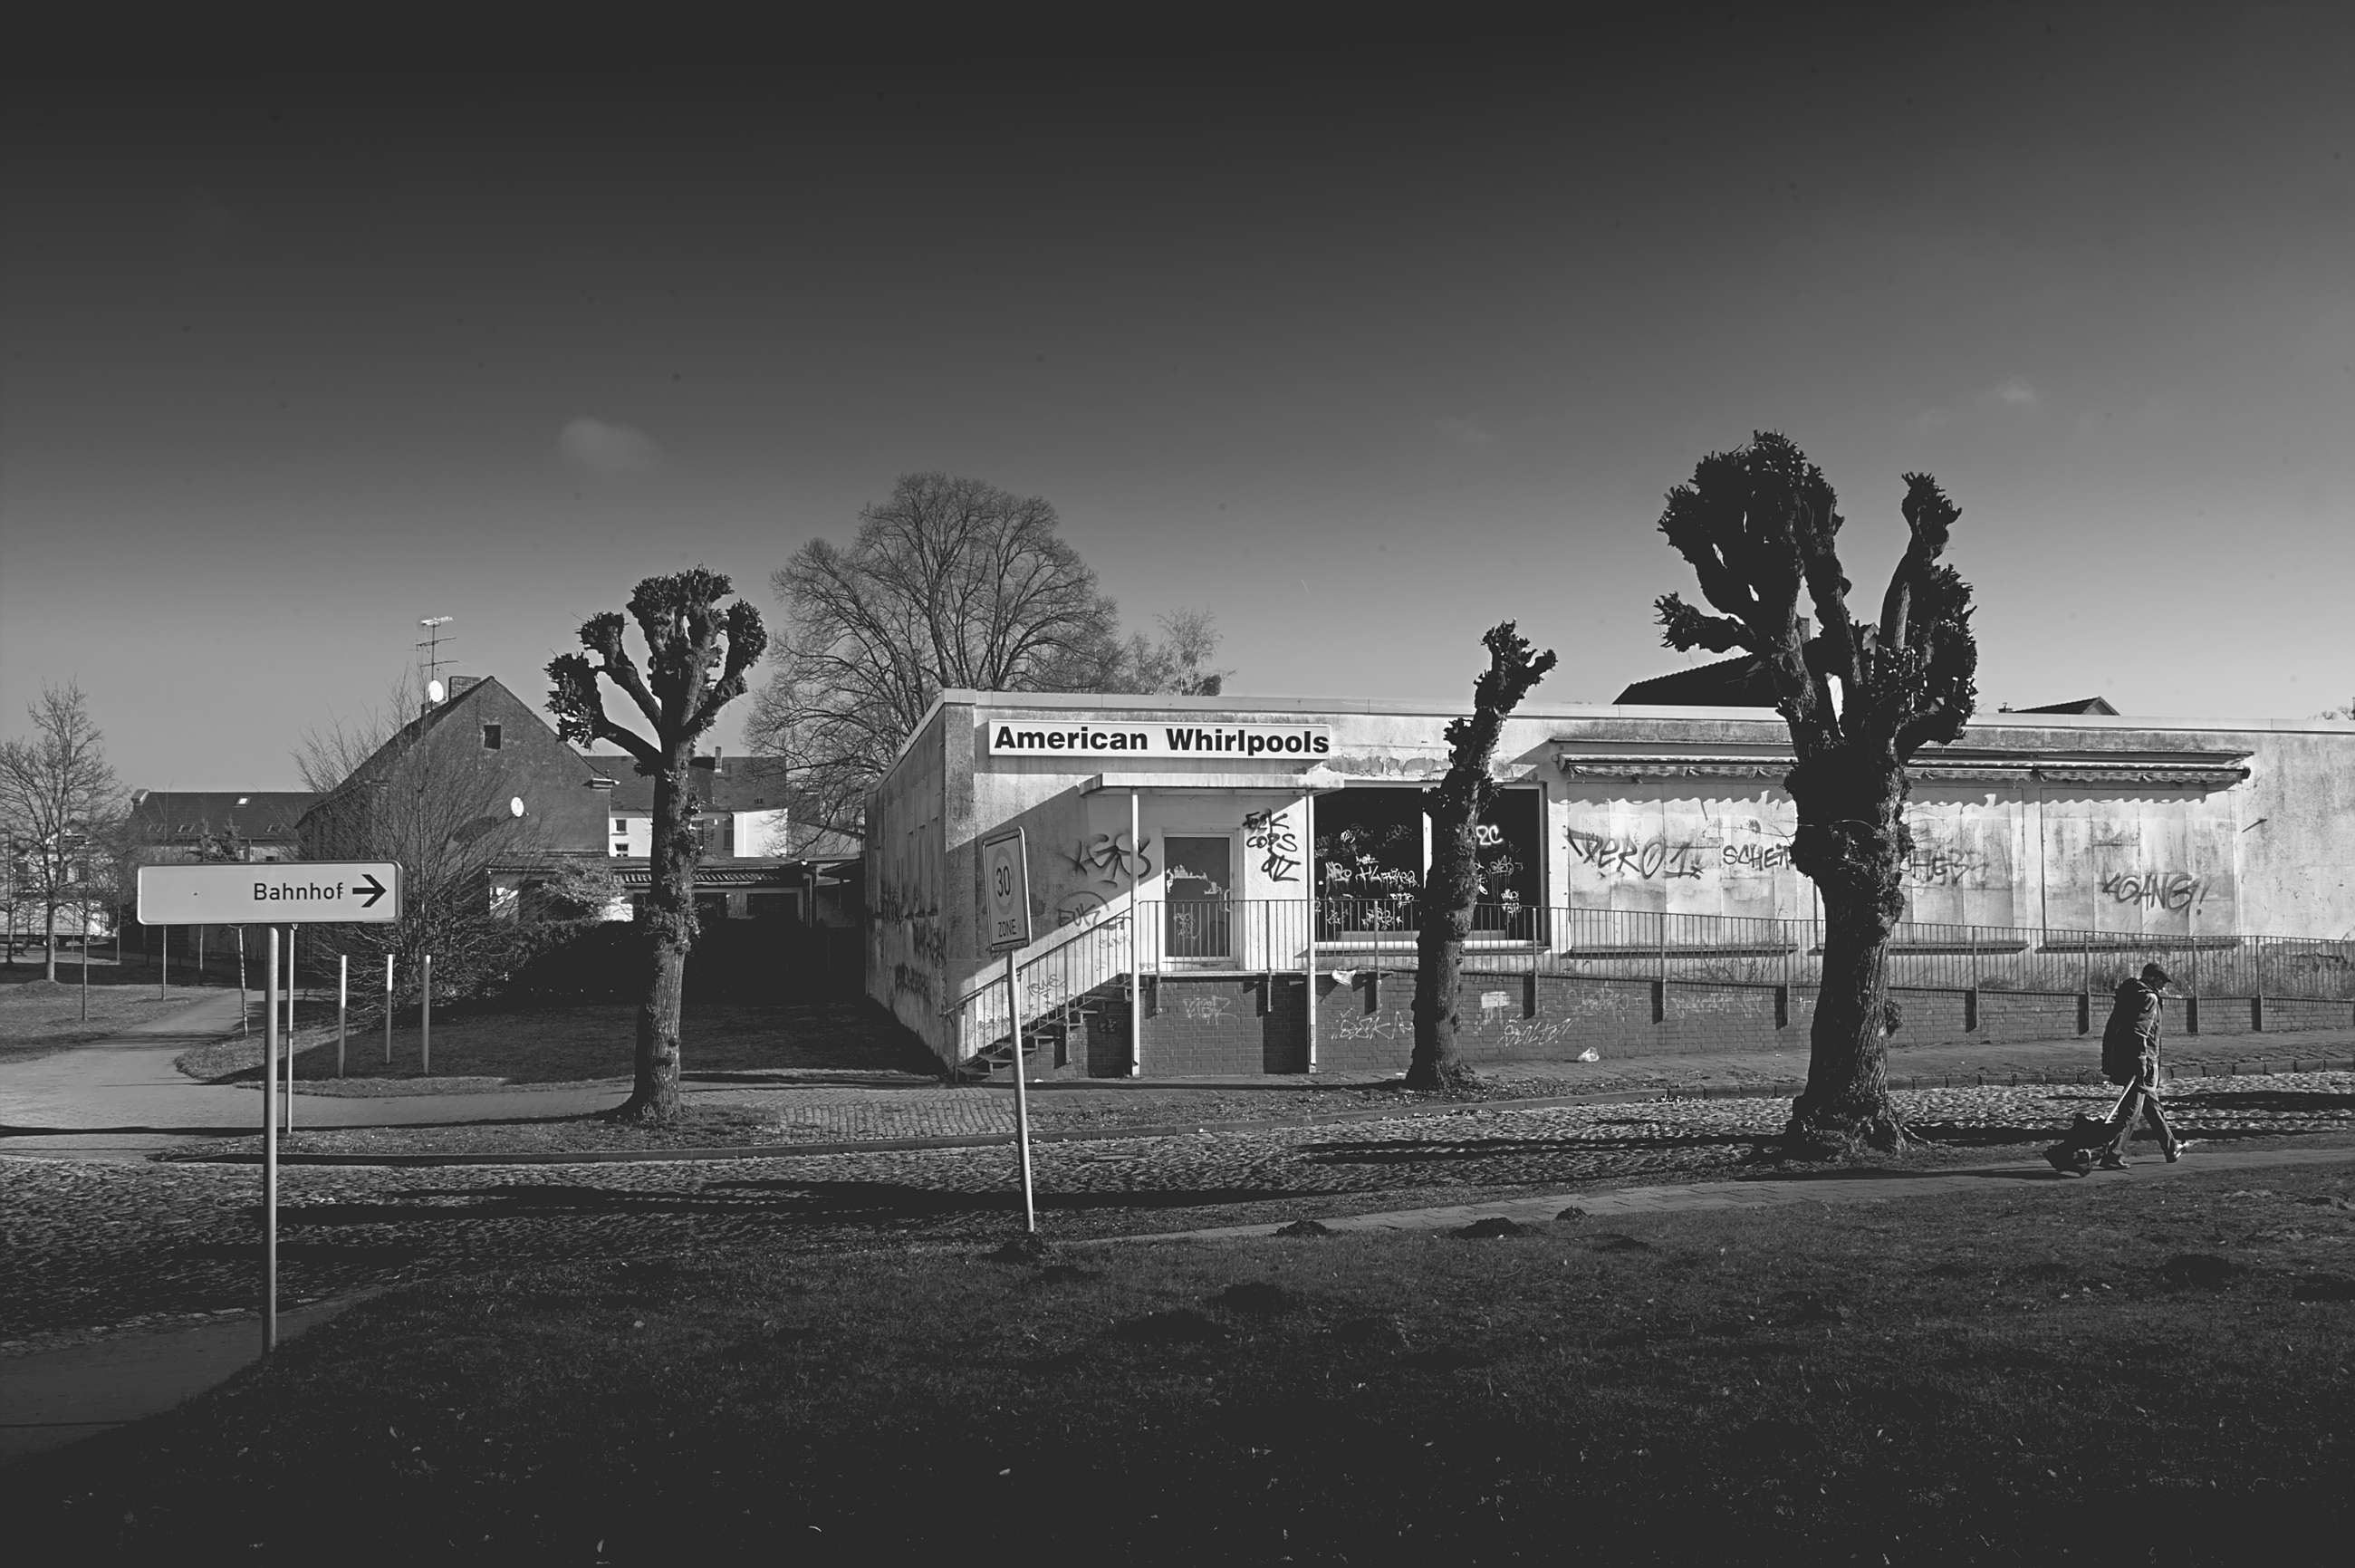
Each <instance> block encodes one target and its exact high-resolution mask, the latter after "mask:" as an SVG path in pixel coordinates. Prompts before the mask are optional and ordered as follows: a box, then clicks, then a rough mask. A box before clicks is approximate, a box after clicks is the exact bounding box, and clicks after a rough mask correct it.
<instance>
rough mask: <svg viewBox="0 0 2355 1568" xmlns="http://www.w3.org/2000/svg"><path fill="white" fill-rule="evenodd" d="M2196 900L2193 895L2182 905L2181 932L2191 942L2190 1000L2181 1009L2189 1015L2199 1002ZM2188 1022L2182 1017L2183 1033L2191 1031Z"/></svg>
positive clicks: (2198, 935) (2198, 926)
mask: <svg viewBox="0 0 2355 1568" xmlns="http://www.w3.org/2000/svg"><path fill="white" fill-rule="evenodd" d="M2198 902H2199V900H2198V899H2197V898H2196V897H2195V898H2194V899H2193V900H2192V901H2191V903H2190V904H2186V905H2184V907H2183V934H2184V935H2185V936H2187V937H2189V938H2190V942H2191V1001H2190V1005H2189V1006H2187V1007H2185V1008H2184V1009H2183V1010H2184V1012H2185V1014H2186V1015H2190V1013H2191V1012H2192V1009H2193V1008H2196V1007H2198V1006H2199V1003H2200V916H2199V914H2198V912H2197V911H2196V909H2195V908H2194V906H2195V905H2196V904H2197V903H2198ZM2190 1024H2191V1019H2190V1016H2187V1017H2186V1018H2185V1019H2184V1030H2183V1032H2184V1033H2186V1034H2190V1033H2191V1032H2192V1030H2191V1028H2190Z"/></svg>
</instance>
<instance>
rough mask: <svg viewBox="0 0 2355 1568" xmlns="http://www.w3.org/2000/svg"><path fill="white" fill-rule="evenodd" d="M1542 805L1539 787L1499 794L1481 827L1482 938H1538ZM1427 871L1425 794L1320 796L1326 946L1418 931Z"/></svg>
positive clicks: (1475, 924) (1377, 791)
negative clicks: (1361, 936) (1356, 936)
mask: <svg viewBox="0 0 2355 1568" xmlns="http://www.w3.org/2000/svg"><path fill="white" fill-rule="evenodd" d="M1543 798H1544V797H1543V796H1542V795H1540V792H1538V791H1537V790H1533V789H1508V790H1501V791H1499V792H1497V798H1496V800H1495V801H1494V802H1493V803H1492V804H1491V805H1490V806H1489V808H1488V810H1487V812H1486V813H1485V814H1483V816H1482V817H1481V819H1480V824H1479V827H1477V829H1476V833H1477V835H1478V838H1479V845H1478V849H1477V855H1478V859H1479V866H1480V891H1479V894H1478V897H1477V899H1476V901H1475V903H1474V905H1473V911H1472V929H1473V932H1474V933H1475V934H1476V935H1477V934H1484V933H1485V934H1487V935H1491V936H1501V937H1506V938H1509V939H1512V940H1518V941H1529V940H1533V939H1534V938H1535V937H1536V936H1537V934H1538V932H1537V921H1538V919H1539V916H1538V914H1537V911H1538V908H1539V905H1540V889H1539V881H1538V864H1539V855H1540V825H1541V821H1542V818H1543V816H1544V812H1543V808H1542V802H1543ZM1429 870H1430V865H1429V862H1428V860H1427V859H1426V830H1425V824H1424V819H1423V792H1422V791H1421V790H1419V789H1384V788H1379V787H1377V788H1359V789H1345V790H1340V791H1337V792H1336V793H1335V794H1332V795H1320V796H1319V797H1318V798H1317V801H1316V896H1317V901H1318V904H1317V907H1318V910H1319V912H1320V919H1319V924H1320V929H1321V933H1322V934H1323V935H1324V936H1325V937H1326V938H1327V939H1334V938H1339V937H1344V936H1347V935H1348V934H1350V933H1369V934H1379V933H1383V932H1412V931H1413V930H1415V928H1416V925H1417V912H1416V906H1417V901H1418V900H1419V898H1420V896H1421V893H1422V890H1423V877H1424V875H1425V874H1426V873H1427V872H1428V871H1429Z"/></svg>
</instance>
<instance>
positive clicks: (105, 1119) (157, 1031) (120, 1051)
mask: <svg viewBox="0 0 2355 1568" xmlns="http://www.w3.org/2000/svg"><path fill="white" fill-rule="evenodd" d="M238 1011H239V998H238V994H237V993H236V992H234V991H228V990H215V991H208V992H207V993H205V995H204V996H203V997H201V998H200V999H198V1000H197V1001H193V1002H191V1003H189V1004H188V1006H186V1007H185V1008H177V1009H176V1010H174V1011H172V1012H169V1013H166V1014H165V1015H164V1016H163V1017H161V1018H156V1019H148V1020H147V1021H146V1022H144V1023H141V1024H136V1025H133V1027H132V1028H130V1029H125V1030H124V1031H123V1033H121V1034H118V1035H114V1036H112V1037H111V1038H109V1039H106V1040H97V1041H93V1042H92V1043H91V1044H88V1045H80V1046H76V1047H74V1048H73V1049H71V1050H69V1051H58V1052H55V1053H54V1054H51V1055H48V1056H42V1057H37V1058H35V1059H34V1060H32V1061H13V1062H5V1063H0V1155H37V1156H41V1157H47V1158H53V1159H55V1158H62V1159H76V1158H95V1159H106V1158H117V1159H120V1158H143V1157H145V1156H146V1155H148V1154H151V1153H153V1152H154V1151H155V1150H156V1149H159V1148H164V1147H170V1146H172V1145H175V1144H179V1143H185V1142H187V1141H189V1140H190V1139H191V1138H194V1137H207V1136H218V1135H220V1134H223V1133H250V1132H253V1131H257V1130H259V1128H260V1126H261V1095H260V1093H257V1092H256V1091H255V1090H254V1089H253V1088H251V1087H250V1086H246V1085H240V1084H218V1083H198V1082H197V1081H196V1080H195V1079H193V1078H190V1077H189V1076H188V1075H187V1074H186V1073H184V1072H180V1071H179V1069H177V1068H176V1067H174V1066H173V1065H172V1063H173V1062H174V1061H176V1060H177V1059H178V1058H179V1057H180V1055H181V1054H182V1053H183V1052H185V1051H189V1050H192V1049H194V1048H195V1047H197V1046H199V1045H205V1044H208V1043H210V1042H211V1041H213V1040H219V1039H221V1038H223V1037H224V1036H227V1035H230V1034H234V1033H236V1032H237V1027H238ZM614 1099H615V1095H614V1091H613V1087H612V1086H611V1085H607V1084H594V1085H587V1084H565V1085H560V1086H556V1087H551V1088H549V1089H545V1090H535V1089H509V1090H502V1091H495V1092H492V1093H482V1094H467V1095H449V1094H402V1095H383V1096H376V1097H370V1098H367V1099H335V1098H330V1097H327V1096H324V1095H314V1094H297V1095H296V1096H295V1113H294V1119H295V1124H296V1125H297V1126H302V1127H329V1126H334V1127H348V1126H383V1125H403V1126H407V1125H424V1124H431V1123H442V1122H461V1121H464V1122H474V1121H484V1122H497V1121H517V1120H529V1119H532V1118H536V1117H542V1116H569V1115H581V1113H583V1112H586V1111H592V1110H601V1109H602V1108H603V1107H605V1106H607V1105H610V1104H613V1103H614Z"/></svg>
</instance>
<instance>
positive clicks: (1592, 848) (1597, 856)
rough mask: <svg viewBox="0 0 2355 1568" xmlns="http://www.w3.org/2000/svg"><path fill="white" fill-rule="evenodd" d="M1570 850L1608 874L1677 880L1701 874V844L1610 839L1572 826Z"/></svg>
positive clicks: (1645, 839) (1648, 879)
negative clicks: (1583, 831)
mask: <svg viewBox="0 0 2355 1568" xmlns="http://www.w3.org/2000/svg"><path fill="white" fill-rule="evenodd" d="M1570 852H1571V854H1572V855H1573V856H1575V857H1576V858H1577V859H1580V860H1582V861H1584V862H1585V863H1586V864H1587V865H1590V866H1592V867H1593V868H1594V869H1596V870H1597V871H1599V872H1601V873H1602V874H1603V875H1604V876H1606V877H1634V878H1637V879H1639V880H1644V881H1647V882H1648V881H1650V880H1653V879H1655V878H1665V879H1669V880H1674V879H1676V878H1679V877H1699V876H1700V874H1701V864H1702V862H1701V847H1700V845H1699V844H1696V843H1693V842H1692V841H1691V840H1689V839H1688V840H1685V841H1684V842H1682V843H1676V842H1671V841H1670V840H1668V839H1667V838H1665V837H1658V838H1607V837H1603V836H1602V835H1600V834H1594V833H1582V832H1580V831H1579V830H1578V829H1577V828H1575V827H1573V828H1571V829H1570Z"/></svg>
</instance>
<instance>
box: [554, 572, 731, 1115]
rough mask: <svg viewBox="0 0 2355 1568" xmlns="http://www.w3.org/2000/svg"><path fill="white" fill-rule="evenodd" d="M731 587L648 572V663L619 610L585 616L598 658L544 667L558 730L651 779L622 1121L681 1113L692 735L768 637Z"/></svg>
mask: <svg viewBox="0 0 2355 1568" xmlns="http://www.w3.org/2000/svg"><path fill="white" fill-rule="evenodd" d="M732 592H735V585H734V584H733V583H731V582H730V581H729V580H728V579H727V578H726V577H724V576H722V575H720V574H719V572H716V571H705V570H704V569H703V568H702V567H699V566H698V567H696V568H694V569H693V570H692V571H682V572H680V573H678V574H677V575H676V576H673V577H649V578H647V579H646V580H645V581H643V582H640V583H639V584H638V586H637V589H636V591H635V592H633V593H632V594H631V595H630V615H631V617H632V618H633V619H634V620H635V621H636V622H637V624H638V631H639V634H640V635H641V636H643V637H644V638H645V645H646V668H645V671H644V672H641V671H640V670H639V668H638V666H637V662H636V661H635V660H634V659H633V658H632V657H631V656H630V651H629V648H628V646H627V645H626V643H625V640H624V639H625V636H626V623H625V622H624V621H623V618H622V616H621V614H620V613H617V612H613V611H607V612H606V613H603V614H600V615H592V616H591V617H590V618H589V619H588V620H587V621H586V622H584V623H582V624H581V646H583V647H585V648H587V649H589V650H590V652H591V653H594V654H595V655H596V656H597V662H596V663H594V664H591V662H590V660H589V658H588V656H587V655H585V654H565V655H562V656H559V657H557V658H555V659H552V660H550V661H549V666H548V677H549V692H548V709H549V712H551V713H553V714H555V715H556V720H557V725H556V727H557V732H558V733H559V734H560V735H562V736H563V737H564V738H565V739H566V740H568V741H572V742H574V743H575V744H581V745H585V744H587V743H588V742H590V741H613V743H614V744H615V745H618V746H620V747H621V748H622V749H623V751H625V752H629V753H630V755H631V757H632V758H634V760H635V761H636V763H637V768H638V772H639V773H643V774H645V776H647V777H649V778H651V779H653V780H654V781H655V820H654V846H653V848H654V856H653V861H654V863H653V867H652V869H653V873H654V874H653V880H652V885H651V886H650V888H649V889H648V892H647V898H646V901H645V907H644V909H643V910H642V911H641V912H640V914H639V917H638V918H639V923H640V924H641V925H642V926H643V927H644V928H645V933H646V937H647V942H648V944H649V945H650V947H651V948H652V950H653V958H654V973H653V976H652V977H651V978H650V979H649V980H648V982H647V987H646V996H645V1001H644V1002H643V1003H641V1004H640V1006H639V1008H638V1044H637V1083H636V1086H635V1088H634V1090H633V1092H632V1093H631V1095H630V1098H629V1099H628V1101H627V1102H625V1103H624V1104H622V1105H621V1106H619V1107H618V1108H617V1109H616V1110H615V1111H614V1112H613V1116H614V1119H615V1120H617V1121H641V1122H667V1121H672V1120H675V1119H676V1118H677V1115H678V1113H679V1098H678V1073H679V1022H678V1019H679V1005H680V1003H681V1001H682V1000H683V999H684V997H685V995H686V980H687V952H688V950H689V949H690V948H692V947H693V946H694V944H695V936H696V923H695V867H696V862H697V860H698V859H699V858H700V857H701V854H702V838H701V837H700V836H699V835H698V833H697V831H696V827H695V798H694V795H693V791H692V783H691V780H690V778H689V773H688V770H689V768H690V767H691V766H692V764H693V762H694V758H695V742H696V740H697V738H698V737H699V736H701V735H702V734H703V732H704V731H707V730H709V729H710V728H711V725H712V722H713V720H717V719H718V718H719V710H720V709H723V708H725V707H727V706H728V704H729V703H730V702H732V701H734V700H735V699H737V698H739V697H741V696H743V695H744V685H745V681H744V677H745V673H746V672H747V671H748V670H750V669H751V667H752V666H753V665H754V664H756V663H758V662H759V660H760V657H761V655H762V650H764V649H765V648H766V647H767V646H768V643H769V635H768V633H767V631H766V630H764V629H763V628H762V624H761V613H760V612H759V611H758V610H756V609H754V608H753V607H752V606H751V604H748V603H745V602H744V601H743V600H741V599H740V600H738V601H737V602H736V603H733V604H730V605H729V606H728V607H727V608H726V610H724V611H723V610H722V609H721V608H720V606H719V601H720V600H722V599H725V598H726V597H727V596H728V595H729V594H730V593H732ZM723 643H724V644H725V645H726V646H725V650H724V652H723V650H722V646H721V645H722V644H723ZM601 676H602V677H604V679H605V680H607V681H608V682H610V683H611V684H612V685H613V688H614V689H615V690H616V691H618V692H620V693H621V694H622V695H623V696H624V697H626V698H628V699H629V700H630V701H631V703H632V704H633V705H634V706H635V708H636V709H637V710H638V712H639V714H640V715H641V716H643V717H644V719H645V722H646V723H647V725H648V726H650V727H651V728H652V729H653V731H654V737H653V739H651V740H649V739H647V738H646V737H645V736H643V735H641V734H639V733H638V732H637V731H635V730H634V729H632V728H629V727H628V726H625V725H622V724H617V723H615V722H614V721H613V720H612V719H610V718H608V717H607V716H606V713H605V705H604V695H603V693H602V691H601V690H600V689H599V688H598V684H597V681H598V677H601Z"/></svg>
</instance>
